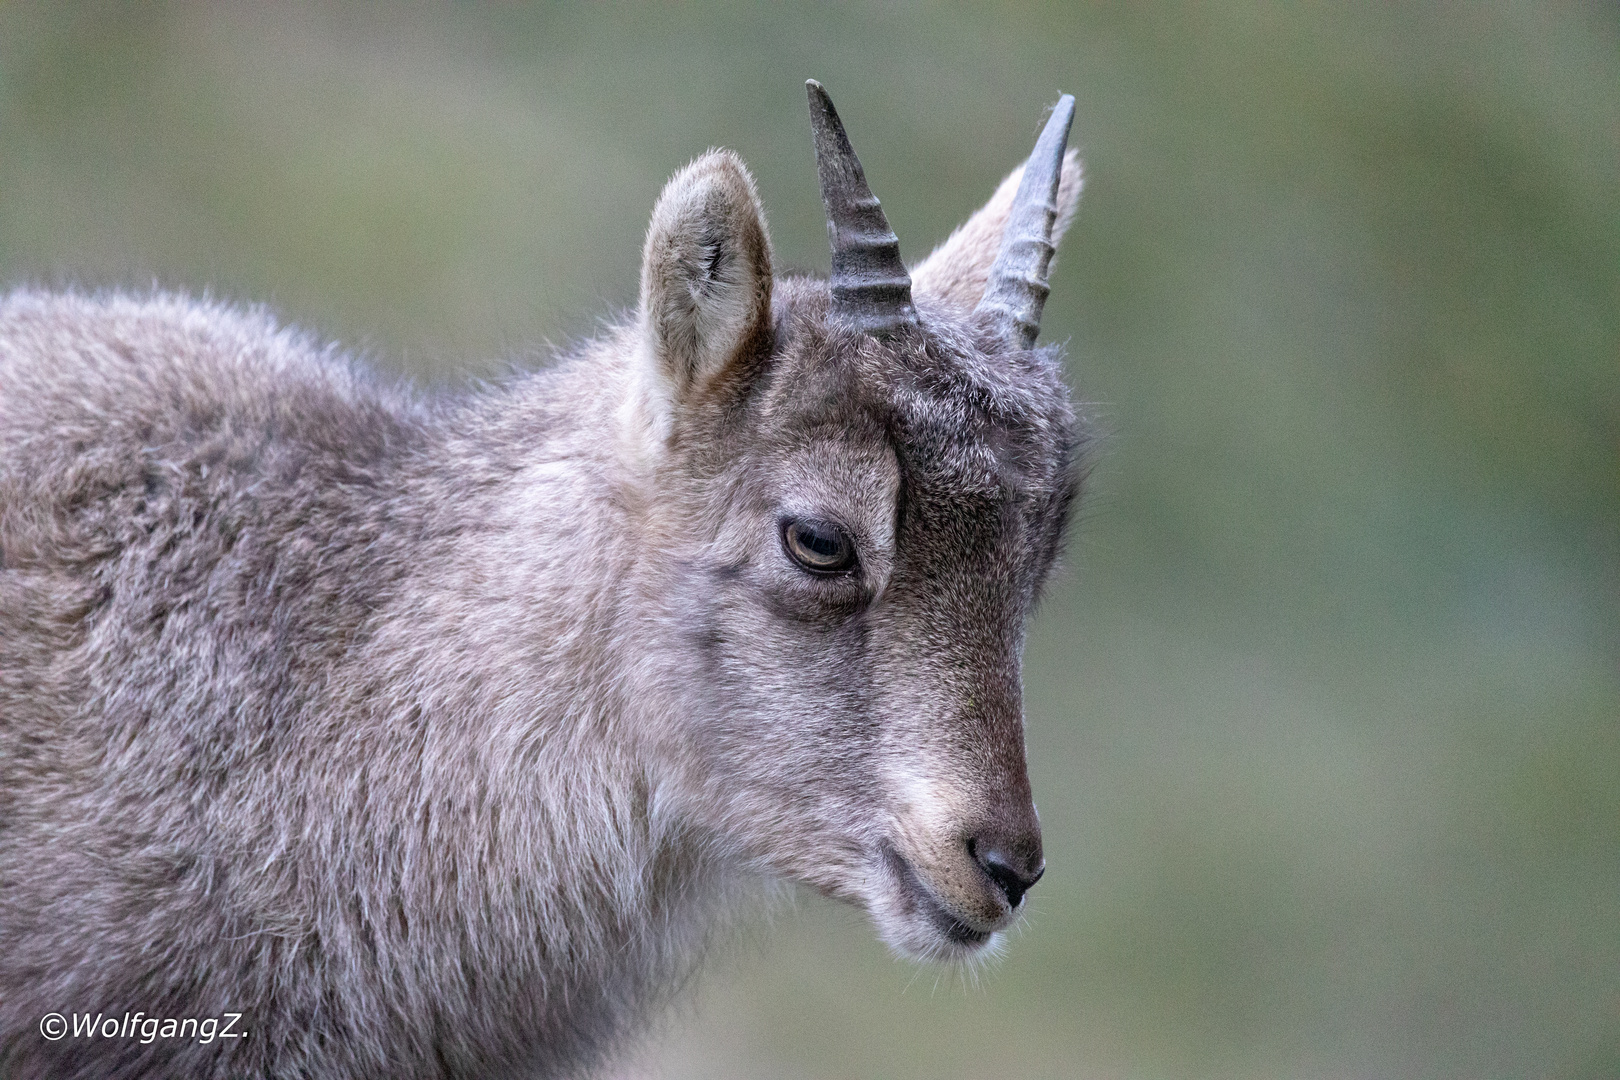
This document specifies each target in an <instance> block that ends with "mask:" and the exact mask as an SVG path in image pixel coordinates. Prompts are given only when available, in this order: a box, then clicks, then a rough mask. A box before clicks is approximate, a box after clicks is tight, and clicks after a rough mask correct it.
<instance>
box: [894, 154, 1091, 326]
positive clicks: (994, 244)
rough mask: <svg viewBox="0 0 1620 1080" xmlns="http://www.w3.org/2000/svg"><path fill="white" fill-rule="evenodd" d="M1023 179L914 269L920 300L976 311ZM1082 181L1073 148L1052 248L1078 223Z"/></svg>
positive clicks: (1005, 185)
mask: <svg viewBox="0 0 1620 1080" xmlns="http://www.w3.org/2000/svg"><path fill="white" fill-rule="evenodd" d="M1023 178H1024V166H1022V165H1020V166H1018V168H1016V169H1014V170H1013V171H1012V172H1010V173H1008V174H1007V179H1005V180H1003V181H1002V182H1001V186H1000V187H998V188H996V193H995V194H994V195H992V196H990V201H989V202H987V203H985V204H984V205H983V206H982V207H980V208H979V210H978V212H977V213H975V214H974V215H973V216H972V217H970V218H968V219H967V221H966V222H964V223H963V224H962V225H961V227H960V228H958V229H957V230H956V231H955V232H953V233H951V236H950V239H948V240H946V241H945V242H944V243H943V244H941V245H939V247H937V248H935V249H934V250H933V252H932V253H931V254H930V255H929V256H928V258H926V259H924V260H923V261H922V262H920V263H918V264H917V265H916V266H915V267H914V268H912V271H911V287H912V291H913V292H914V293H915V294H916V295H918V296H920V297H926V298H928V299H931V300H936V301H943V302H944V303H946V304H950V305H952V306H954V307H957V308H960V309H961V310H963V311H972V310H973V309H974V308H975V307H977V306H978V305H979V300H980V299H981V298H982V297H983V296H984V286H985V282H986V281H987V280H988V279H989V277H990V266H991V264H992V263H994V262H995V261H996V255H997V254H998V253H999V252H1000V251H1001V234H1002V233H1003V232H1004V231H1005V230H1006V227H1007V213H1008V211H1009V210H1011V209H1012V201H1013V196H1014V195H1016V194H1017V193H1018V181H1020V180H1022V179H1023ZM1083 181H1084V177H1083V175H1082V170H1081V166H1080V152H1079V151H1078V150H1075V149H1073V148H1070V150H1069V151H1068V153H1066V154H1064V155H1063V176H1062V178H1061V179H1060V180H1059V181H1058V198H1057V210H1058V213H1057V220H1055V221H1054V222H1053V223H1052V246H1053V247H1057V246H1058V242H1059V241H1060V240H1062V239H1063V234H1064V232H1066V231H1067V230H1068V228H1069V222H1071V221H1073V220H1074V212H1075V209H1076V208H1077V207H1078V206H1079V205H1080V188H1081V186H1082V184H1083Z"/></svg>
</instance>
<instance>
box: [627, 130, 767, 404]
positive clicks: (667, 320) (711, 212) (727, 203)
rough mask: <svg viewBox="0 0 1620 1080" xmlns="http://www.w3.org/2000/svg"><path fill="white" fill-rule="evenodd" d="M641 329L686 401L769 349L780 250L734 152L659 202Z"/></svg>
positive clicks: (645, 263)
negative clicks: (775, 254) (774, 248)
mask: <svg viewBox="0 0 1620 1080" xmlns="http://www.w3.org/2000/svg"><path fill="white" fill-rule="evenodd" d="M640 320H641V329H642V335H643V339H644V342H645V345H646V346H647V352H648V353H649V355H650V358H651V359H652V360H653V361H654V363H655V365H656V367H657V368H658V369H659V374H660V375H661V376H662V378H663V379H665V380H667V385H668V387H669V389H670V391H671V397H672V399H673V400H674V401H676V402H680V401H684V400H687V399H689V398H690V397H692V396H693V395H694V394H699V393H701V392H702V391H703V390H704V389H705V388H707V387H708V386H710V385H712V384H713V383H714V382H715V380H716V379H718V378H720V377H722V376H724V375H726V374H727V373H728V372H733V371H735V370H737V369H738V365H739V364H741V363H743V362H744V361H746V359H747V358H748V357H749V356H751V355H752V354H753V353H754V352H756V351H758V350H759V349H760V348H761V347H762V346H763V345H764V344H765V341H766V337H767V335H768V334H769V332H770V320H771V242H770V237H769V235H768V234H767V233H766V231H765V214H764V211H763V209H762V208H761V207H760V203H759V195H758V193H757V192H756V191H755V189H754V180H753V177H751V176H749V175H748V170H747V168H745V167H744V166H743V163H742V161H741V159H739V158H738V157H737V155H735V154H733V153H731V152H730V151H729V150H711V151H709V152H708V153H707V154H704V155H703V156H702V157H700V158H698V159H697V160H696V161H694V162H692V163H691V164H690V165H688V166H686V168H684V169H682V170H681V171H680V172H678V173H676V174H675V176H674V177H673V178H672V179H671V180H670V181H669V183H668V184H666V185H665V186H664V191H663V194H662V195H660V196H659V197H658V204H657V206H655V207H654V208H653V215H652V224H651V226H649V228H648V230H647V244H646V247H645V248H644V249H643V251H642V260H641V313H640Z"/></svg>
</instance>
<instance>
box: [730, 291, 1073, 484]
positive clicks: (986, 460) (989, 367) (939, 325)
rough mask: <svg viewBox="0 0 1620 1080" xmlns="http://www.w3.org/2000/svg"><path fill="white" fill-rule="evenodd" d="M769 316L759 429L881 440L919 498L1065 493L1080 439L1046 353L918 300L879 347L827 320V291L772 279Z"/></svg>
mask: <svg viewBox="0 0 1620 1080" xmlns="http://www.w3.org/2000/svg"><path fill="white" fill-rule="evenodd" d="M775 306H776V311H775V313H774V316H775V324H776V326H775V356H774V357H773V359H772V362H771V368H772V371H771V375H770V377H769V378H767V379H764V380H762V381H761V385H760V387H759V390H758V396H757V399H756V401H755V403H754V405H755V410H757V411H756V413H755V415H756V421H757V422H760V423H761V424H762V425H766V426H769V427H770V428H771V429H772V430H775V431H778V432H781V433H784V434H785V433H788V432H792V431H795V430H797V431H802V432H805V433H807V434H808V433H809V431H810V430H811V429H816V428H828V427H835V428H837V429H839V430H843V431H848V430H849V429H851V428H858V429H865V430H866V431H868V432H870V433H871V434H872V435H874V436H879V437H886V438H887V439H888V440H889V441H890V442H891V443H892V444H893V445H894V448H895V450H896V452H897V453H898V454H899V456H900V459H901V466H902V469H903V470H904V471H905V473H906V474H907V480H908V482H909V483H910V484H911V485H913V486H914V487H920V488H923V489H935V490H944V489H950V490H954V491H956V492H959V493H961V494H962V495H966V496H970V497H978V498H991V499H995V500H998V501H1000V500H1007V499H1013V500H1021V499H1023V498H1030V497H1033V498H1036V499H1042V498H1043V497H1050V496H1051V495H1053V494H1055V493H1056V492H1057V491H1058V489H1061V488H1066V487H1067V486H1069V485H1070V484H1071V483H1072V480H1071V472H1072V465H1073V458H1074V456H1075V453H1076V451H1077V450H1078V445H1079V441H1080V440H1079V433H1078V431H1077V427H1076V420H1075V415H1074V410H1073V408H1072V407H1071V405H1070V404H1069V395H1068V389H1067V387H1066V386H1065V384H1064V382H1063V379H1062V377H1061V373H1060V369H1059V357H1060V354H1059V350H1057V349H1056V348H1051V347H1048V348H1044V349H1032V350H1022V349H1017V348H1012V347H1009V346H1008V345H1007V344H1006V343H1005V342H1004V341H1003V340H1002V339H1001V338H1000V337H999V336H998V335H997V334H995V333H994V332H993V330H992V329H991V328H990V327H988V326H982V325H980V324H979V323H978V322H976V321H975V320H974V319H973V318H972V317H971V316H968V315H964V314H963V313H961V312H959V311H957V310H955V309H954V308H950V307H945V306H936V305H930V304H928V303H927V302H926V300H924V301H921V302H919V304H918V307H919V313H920V314H921V316H922V328H921V331H920V332H918V331H912V332H910V333H907V334H903V335H900V336H897V337H894V338H890V339H888V340H879V339H876V338H873V337H871V336H869V335H866V334H862V333H860V332H858V331H855V330H853V329H851V328H849V327H846V326H844V325H842V324H841V323H840V322H839V321H838V320H837V319H834V318H832V317H830V316H829V311H828V308H829V293H828V288H827V283H826V282H824V281H820V280H816V279H811V278H787V279H783V280H779V281H778V284H777V301H776V305H775ZM755 410H751V411H755Z"/></svg>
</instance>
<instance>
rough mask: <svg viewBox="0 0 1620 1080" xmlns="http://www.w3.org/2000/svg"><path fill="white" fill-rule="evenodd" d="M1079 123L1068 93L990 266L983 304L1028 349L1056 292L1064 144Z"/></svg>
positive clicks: (1032, 160)
mask: <svg viewBox="0 0 1620 1080" xmlns="http://www.w3.org/2000/svg"><path fill="white" fill-rule="evenodd" d="M1073 123H1074V97H1073V95H1071V94H1064V95H1063V96H1062V97H1060V98H1058V103H1057V105H1056V106H1054V107H1053V109H1052V118H1051V119H1050V120H1048V121H1047V122H1046V129H1045V130H1044V131H1042V132H1041V137H1040V138H1039V139H1037V140H1036V141H1035V149H1034V151H1033V152H1032V153H1031V154H1030V155H1029V162H1028V164H1026V165H1025V166H1024V178H1023V180H1022V181H1020V182H1019V184H1018V194H1016V195H1014V196H1013V203H1012V209H1011V210H1010V211H1009V212H1008V214H1007V225H1006V228H1005V229H1003V230H1002V233H1001V251H1000V252H999V253H998V254H997V255H996V261H995V262H994V263H992V264H991V266H990V277H989V280H988V281H987V282H986V283H985V287H984V297H983V299H981V300H980V301H979V306H978V309H977V310H979V311H984V312H989V313H991V315H992V316H993V317H994V318H995V319H996V320H997V321H999V322H1000V323H1001V324H1002V326H1003V328H1004V330H1005V332H1006V333H1007V335H1008V337H1009V338H1011V339H1012V340H1013V341H1015V342H1017V343H1018V345H1019V346H1020V347H1021V348H1025V349H1031V348H1034V347H1035V338H1036V336H1037V335H1039V334H1040V332H1041V309H1042V308H1043V307H1045V306H1046V296H1047V293H1049V292H1051V289H1050V288H1049V287H1048V286H1047V284H1046V268H1047V267H1048V266H1049V265H1051V262H1052V223H1053V222H1054V221H1056V220H1057V213H1058V208H1057V194H1058V181H1059V180H1060V179H1062V176H1063V148H1064V147H1065V146H1066V145H1068V142H1069V127H1070V125H1071V124H1073Z"/></svg>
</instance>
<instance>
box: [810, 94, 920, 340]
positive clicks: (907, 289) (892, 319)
mask: <svg viewBox="0 0 1620 1080" xmlns="http://www.w3.org/2000/svg"><path fill="white" fill-rule="evenodd" d="M805 89H806V90H808V91H809V93H810V130H811V133H812V134H813V135H814V137H815V143H816V172H817V174H818V175H819V176H820V178H821V201H822V203H823V204H824V205H825V206H826V208H827V239H828V241H829V242H830V243H831V245H832V310H833V314H834V315H840V316H842V317H844V318H845V319H847V320H849V321H850V322H852V323H854V324H855V325H856V326H858V327H859V328H860V329H862V330H864V331H865V332H866V333H869V334H876V335H879V336H884V335H887V334H891V333H894V332H896V331H898V330H900V329H901V328H903V327H906V326H914V325H916V322H917V309H916V308H915V307H913V306H912V304H911V275H910V274H908V273H907V272H906V264H905V263H903V262H901V261H900V241H899V239H898V238H897V237H896V236H895V235H894V230H893V229H891V228H889V220H888V218H886V217H884V216H883V207H882V205H881V204H880V203H879V202H878V201H877V198H876V196H874V195H873V194H872V189H871V188H869V187H867V186H866V173H865V172H863V171H862V170H861V163H860V160H859V159H858V158H856V157H855V151H854V150H853V149H852V148H851V147H850V145H849V136H848V135H845V134H844V125H843V123H842V122H841V121H840V120H839V119H838V110H837V109H834V108H833V103H832V99H831V98H829V97H828V96H827V91H826V90H824V89H822V86H821V84H820V83H818V82H816V80H814V79H811V80H809V81H808V82H806V83H805Z"/></svg>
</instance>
